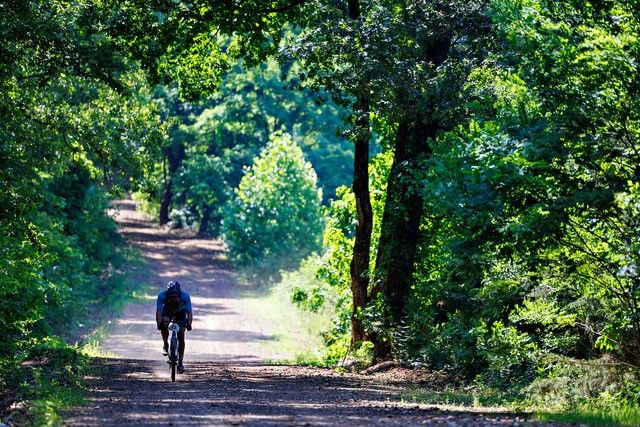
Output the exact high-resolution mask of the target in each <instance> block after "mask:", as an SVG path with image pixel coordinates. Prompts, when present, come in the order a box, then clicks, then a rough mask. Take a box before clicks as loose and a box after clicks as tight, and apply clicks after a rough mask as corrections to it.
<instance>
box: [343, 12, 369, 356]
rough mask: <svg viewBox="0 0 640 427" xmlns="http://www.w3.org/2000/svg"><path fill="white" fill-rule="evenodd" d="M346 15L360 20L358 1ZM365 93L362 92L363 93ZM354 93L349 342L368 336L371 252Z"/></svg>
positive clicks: (365, 123)
mask: <svg viewBox="0 0 640 427" xmlns="http://www.w3.org/2000/svg"><path fill="white" fill-rule="evenodd" d="M347 7H348V12H349V18H351V19H352V20H357V19H360V16H361V10H360V1H359V0H348V3H347ZM362 93H364V91H363V92H362ZM362 93H361V94H360V95H358V96H357V102H356V105H355V111H354V114H355V119H354V134H355V141H354V142H355V153H354V159H353V193H354V196H355V199H356V216H357V217H356V219H357V220H356V232H355V241H354V244H353V257H352V258H351V265H350V275H351V295H352V305H353V309H352V310H353V311H352V313H351V344H352V346H353V345H354V344H356V343H358V342H362V341H364V340H365V339H367V333H366V331H365V328H364V325H363V324H362V319H361V318H360V316H359V313H360V312H361V311H362V310H363V309H364V308H365V307H366V305H367V303H368V301H369V300H368V296H369V295H368V292H369V258H370V253H371V231H372V229H373V211H372V209H371V197H370V194H369V139H370V137H371V133H370V130H369V100H368V99H367V96H366V95H364V94H362Z"/></svg>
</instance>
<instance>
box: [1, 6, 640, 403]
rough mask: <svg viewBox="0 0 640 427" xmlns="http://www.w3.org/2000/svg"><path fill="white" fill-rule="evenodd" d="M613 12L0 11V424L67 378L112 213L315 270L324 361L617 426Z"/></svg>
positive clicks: (622, 189)
mask: <svg viewBox="0 0 640 427" xmlns="http://www.w3.org/2000/svg"><path fill="white" fill-rule="evenodd" d="M639 8H640V4H639V3H638V1H637V0H609V1H596V0H593V1H576V0H561V1H551V0H485V1H479V2H468V1H459V0H433V1H427V0H415V1H404V0H397V1H396V0H369V1H366V2H361V1H358V0H349V1H338V2H336V1H325V0H309V1H297V0H294V1H285V0H283V1H278V0H274V1H267V2H265V1H242V2H233V4H232V5H230V4H228V3H226V2H218V3H216V2H210V1H206V0H160V1H156V2H145V1H141V0H107V1H89V0H87V1H77V2H66V1H58V0H55V1H39V0H24V1H20V2H6V1H2V2H0V22H1V23H2V26H3V31H1V32H0V58H1V60H0V90H1V91H2V97H1V98H0V182H1V184H2V186H1V188H0V227H1V229H2V232H1V233H0V248H1V250H2V253H3V256H2V261H1V262H0V313H1V314H0V316H1V317H0V318H1V319H2V331H3V334H2V335H0V374H1V375H0V390H1V393H0V401H4V398H5V395H8V394H11V396H10V397H11V398H18V397H19V396H18V395H20V394H21V396H22V397H25V396H27V397H31V398H37V397H38V390H41V389H43V387H42V386H43V384H45V383H47V384H51V383H54V382H56V381H58V382H59V381H60V372H61V371H64V370H65V369H66V370H72V369H71V368H70V366H72V365H74V364H75V363H76V362H77V360H76V358H77V353H76V352H75V351H74V350H71V349H69V347H67V346H66V345H65V344H64V343H63V341H62V340H61V339H60V337H62V336H63V332H64V331H65V330H69V329H68V328H71V327H73V326H74V325H77V324H78V323H79V322H81V320H80V319H82V316H83V315H84V313H85V312H86V308H87V307H89V305H90V304H96V303H97V302H101V301H105V300H108V299H109V298H110V294H111V292H112V291H113V290H114V283H117V271H118V268H119V266H120V265H121V262H122V251H121V249H119V248H120V246H119V244H120V242H119V238H118V235H117V233H116V228H115V224H114V222H113V220H112V219H111V218H110V217H109V216H108V215H107V208H108V206H109V201H110V200H111V198H112V197H113V196H115V195H122V194H123V193H124V192H125V191H131V190H139V191H140V193H141V194H144V195H145V198H146V200H147V202H149V205H150V206H152V207H153V208H154V209H155V213H156V214H157V216H158V219H159V222H160V223H161V224H166V223H169V222H170V223H171V224H172V225H174V226H192V227H193V226H197V227H198V231H199V234H200V235H201V236H208V235H219V234H221V233H222V234H224V236H225V238H226V240H227V244H228V246H229V250H230V255H231V258H232V259H233V260H234V261H235V262H236V263H237V265H239V266H241V267H246V266H250V267H251V268H263V267H266V266H268V267H270V269H271V270H277V269H279V268H285V269H292V268H295V267H296V266H297V265H298V264H299V261H300V260H301V259H302V258H304V257H306V256H307V255H309V254H311V253H312V252H314V251H316V252H317V253H318V255H317V256H318V257H319V259H320V262H319V264H320V267H319V269H318V271H317V273H318V279H320V280H321V282H318V280H309V281H308V283H313V285H312V286H313V287H312V288H303V287H297V288H296V289H295V291H294V299H295V300H296V301H297V302H298V303H300V305H301V306H304V307H306V308H308V309H311V310H318V308H319V307H320V306H321V305H322V304H333V305H335V306H336V308H337V318H336V320H335V322H334V325H335V328H334V329H333V330H332V331H328V332H327V334H326V335H325V338H326V342H327V346H328V353H327V354H328V356H327V359H328V360H329V361H331V362H337V361H338V360H341V359H343V358H344V355H345V352H347V351H349V350H351V351H352V353H357V352H359V353H357V354H360V355H362V354H364V353H366V352H368V350H369V349H370V348H372V347H373V350H374V353H373V356H374V357H376V358H378V359H384V358H395V359H398V360H401V361H403V362H405V363H408V364H413V365H418V366H426V367H428V368H430V369H434V370H443V371H445V372H447V373H449V374H451V375H453V376H455V377H456V379H458V380H462V381H466V382H475V383H476V384H481V385H482V386H484V387H494V388H496V389H499V390H502V391H506V392H507V393H509V395H510V396H511V397H512V398H514V397H523V396H526V395H527V391H529V394H530V395H534V396H536V398H537V399H538V403H540V402H542V403H543V404H545V405H551V404H552V403H557V404H559V405H565V407H570V406H571V405H574V406H576V405H578V406H579V405H581V404H585V405H587V403H585V402H591V400H589V399H595V400H594V401H596V404H594V405H596V406H597V405H600V406H601V407H606V405H617V404H622V403H620V402H623V403H624V402H626V403H624V404H630V405H635V406H636V407H637V406H638V404H639V403H640V391H639V390H640V379H639V375H640V374H639V372H640V366H639V362H638V361H639V360H640V279H639V277H640V276H639V272H638V268H639V267H638V265H639V262H640V259H639V258H640V255H639V254H640V224H639V222H638V221H639V220H638V217H639V214H640V166H639V165H640V155H639V153H640V146H639V142H638V140H639V137H640V79H639V78H638V76H639V75H640V40H639V38H640V15H639V14H638V10H639ZM272 54H273V55H272ZM276 54H277V55H276ZM269 55H272V56H271V57H270V58H269V59H266V58H267V56H269ZM154 85H155V89H154ZM286 135H291V137H289V136H286ZM378 151H381V153H380V154H378V155H376V156H373V157H372V158H371V159H369V155H370V154H371V153H374V152H378ZM305 159H306V160H305ZM307 161H308V162H307ZM316 173H317V178H316ZM352 179H353V186H352V188H350V189H349V188H347V187H344V186H343V185H344V184H348V183H349V182H350V181H351V180H352ZM340 186H342V187H340ZM318 187H320V188H321V189H322V194H323V195H324V198H323V199H321V198H320V197H319V192H318ZM336 189H337V190H336ZM322 204H324V205H325V206H327V209H326V211H323V208H322V207H321V205H322ZM323 215H324V216H325V217H323ZM323 230H324V242H323V244H321V243H320V242H319V239H320V236H321V235H322V234H323ZM312 265H314V263H313V262H311V261H307V262H305V263H304V271H305V272H308V271H309V270H310V269H311V267H310V266H312ZM319 283H320V284H319ZM363 349H364V350H366V351H364V350H363ZM367 354H368V353H367ZM38 360H40V361H41V360H52V361H55V363H58V362H60V364H57V365H56V366H55V369H52V370H50V372H52V374H51V376H49V377H47V376H46V375H45V376H43V375H42V372H41V370H40V368H37V367H35V368H34V367H33V366H37V363H36V362H35V361H38ZM52 363H54V362H52ZM55 363H54V364H55ZM574 364H576V366H577V367H576V366H573V365H574ZM589 379H593V381H592V382H589ZM594 384H595V385H594ZM38 387H40V388H38ZM10 390H11V391H10ZM34 390H35V391H34ZM598 402H599V403H598Z"/></svg>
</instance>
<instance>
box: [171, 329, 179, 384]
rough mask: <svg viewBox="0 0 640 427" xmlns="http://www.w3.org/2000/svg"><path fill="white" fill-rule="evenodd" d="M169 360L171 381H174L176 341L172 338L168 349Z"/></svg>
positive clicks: (176, 361)
mask: <svg viewBox="0 0 640 427" xmlns="http://www.w3.org/2000/svg"><path fill="white" fill-rule="evenodd" d="M169 360H170V361H171V363H170V365H171V381H172V382H173V381H175V380H176V366H177V365H178V340H177V339H174V338H172V339H171V346H170V348H169Z"/></svg>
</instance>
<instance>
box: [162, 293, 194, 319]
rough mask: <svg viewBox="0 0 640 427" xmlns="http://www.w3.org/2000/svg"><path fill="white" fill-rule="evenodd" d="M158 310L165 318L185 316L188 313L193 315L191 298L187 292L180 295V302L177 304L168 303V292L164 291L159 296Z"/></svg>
mask: <svg viewBox="0 0 640 427" xmlns="http://www.w3.org/2000/svg"><path fill="white" fill-rule="evenodd" d="M156 310H158V312H160V313H161V314H162V315H163V316H176V315H180V316H181V317H182V316H184V314H186V313H191V297H190V296H189V294H188V293H186V292H185V291H182V292H181V293H180V300H179V301H177V302H176V303H175V304H170V303H168V302H167V291H162V292H160V294H159V295H158V302H157V305H156Z"/></svg>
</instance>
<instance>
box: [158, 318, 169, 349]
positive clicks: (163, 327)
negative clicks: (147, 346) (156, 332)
mask: <svg viewBox="0 0 640 427" xmlns="http://www.w3.org/2000/svg"><path fill="white" fill-rule="evenodd" d="M170 322H171V318H170V317H169V316H162V323H160V335H162V342H163V344H164V348H168V347H169V323H170Z"/></svg>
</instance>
